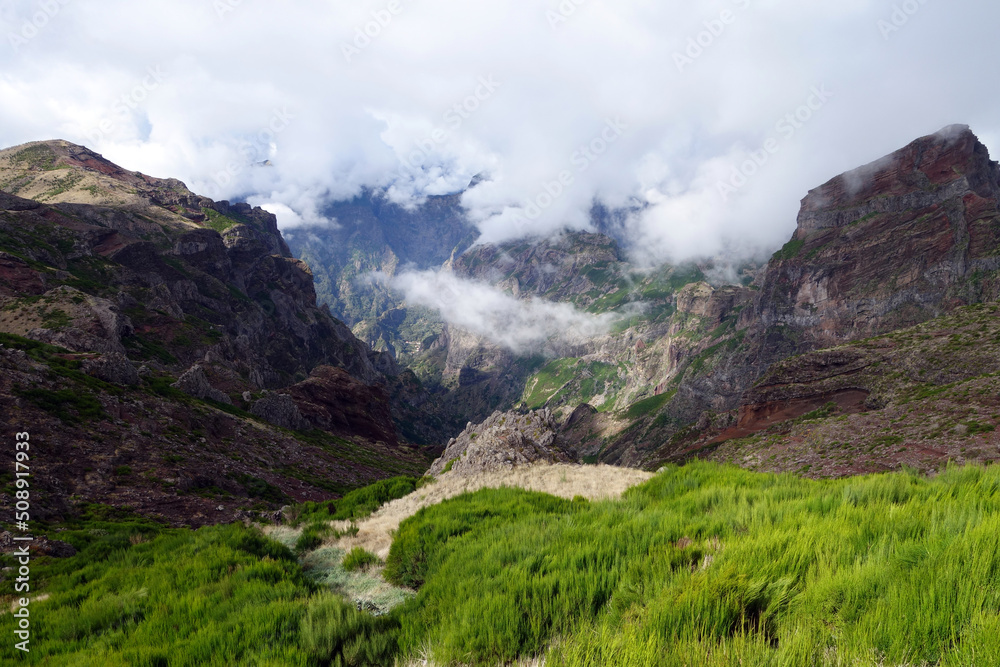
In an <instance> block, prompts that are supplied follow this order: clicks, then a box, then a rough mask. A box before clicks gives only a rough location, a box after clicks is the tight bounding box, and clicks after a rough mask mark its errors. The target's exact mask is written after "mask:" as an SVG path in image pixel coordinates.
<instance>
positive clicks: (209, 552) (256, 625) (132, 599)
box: [0, 516, 398, 667]
mask: <svg viewBox="0 0 1000 667" xmlns="http://www.w3.org/2000/svg"><path fill="white" fill-rule="evenodd" d="M58 538H59V539H61V540H65V541H68V542H70V543H72V544H74V546H76V547H77V549H79V550H80V552H79V553H78V554H77V555H76V556H74V557H72V558H68V559H62V560H54V559H39V560H36V561H33V563H32V581H33V582H35V583H36V584H37V582H38V581H40V580H42V579H44V580H45V581H46V585H45V587H44V591H45V592H47V593H49V594H50V596H51V597H50V598H49V599H48V600H46V601H45V602H33V603H32V604H31V607H30V609H31V630H32V638H31V652H30V653H27V654H22V653H21V652H20V651H16V650H15V649H14V648H13V642H12V641H6V642H3V644H2V645H0V663H2V664H44V665H90V664H101V665H108V666H115V667H117V666H122V667H124V666H126V665H146V666H153V665H170V666H171V667H173V666H175V665H176V666H178V667H180V666H187V665H190V666H194V665H219V666H220V667H221V666H226V667H228V666H230V665H275V666H277V665H282V666H284V665H290V666H301V667H306V666H309V665H324V664H326V665H328V664H343V665H373V666H375V665H378V666H381V665H385V664H391V660H390V661H389V662H386V660H387V656H388V655H389V654H391V653H392V652H393V651H394V649H395V635H396V630H395V628H397V627H398V622H396V621H395V620H394V619H392V618H383V619H377V618H373V617H371V616H370V615H367V614H363V613H361V612H358V611H357V610H356V609H354V607H353V605H352V604H351V603H349V602H347V601H345V600H342V599H340V598H337V597H334V596H332V595H330V594H328V593H321V592H319V591H318V590H317V587H316V585H315V584H313V583H312V582H311V581H310V580H309V579H308V578H307V577H306V576H305V575H304V573H303V571H302V568H301V567H300V566H299V564H298V563H297V562H296V560H295V558H294V556H293V555H292V553H291V552H290V551H289V550H288V549H287V548H285V547H283V546H282V545H280V544H278V543H277V542H274V541H271V540H268V539H266V538H264V537H263V536H261V535H260V534H258V533H257V532H255V531H253V530H252V529H248V528H245V527H243V526H242V525H232V526H216V527H212V528H203V529H201V530H198V531H190V530H180V529H169V528H165V527H163V526H161V525H159V524H155V523H153V522H149V521H144V520H140V519H129V518H123V517H120V516H119V517H116V518H114V519H113V520H99V519H96V518H94V517H93V516H91V517H90V518H89V519H88V520H86V521H78V522H77V523H76V524H75V525H71V526H69V530H66V531H64V532H60V533H59V534H58ZM0 631H2V632H3V633H4V635H5V636H7V637H12V636H13V634H12V633H13V618H12V617H11V616H10V614H4V615H3V616H0ZM338 659H339V660H340V662H336V660H338Z"/></svg>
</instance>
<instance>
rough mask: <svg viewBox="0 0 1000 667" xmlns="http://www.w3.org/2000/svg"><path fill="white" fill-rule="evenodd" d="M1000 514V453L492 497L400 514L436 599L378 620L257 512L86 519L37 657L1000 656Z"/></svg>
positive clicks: (961, 659)
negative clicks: (215, 522)
mask: <svg viewBox="0 0 1000 667" xmlns="http://www.w3.org/2000/svg"><path fill="white" fill-rule="evenodd" d="M998 510H1000V467H998V468H987V469H983V468H977V467H967V468H949V469H947V470H945V471H944V472H943V473H942V474H940V475H939V476H937V477H936V478H933V479H928V478H925V477H922V476H918V475H916V474H911V473H907V472H903V473H896V474H892V475H881V476H871V477H865V478H854V479H845V480H833V481H812V480H804V479H800V478H796V477H793V476H790V475H771V474H759V473H752V472H747V471H744V470H740V469H737V468H731V467H722V466H718V465H715V464H709V463H694V464H691V465H688V466H686V467H683V468H669V469H667V470H665V471H664V472H663V473H661V474H659V475H657V476H656V477H655V478H654V479H652V480H651V481H649V482H648V483H646V484H644V485H642V486H640V487H636V488H634V489H632V490H630V491H629V492H627V493H626V494H625V496H624V497H623V498H622V499H621V500H616V501H602V502H587V501H583V500H582V499H580V500H577V501H568V500H562V499H557V498H554V497H551V496H547V495H544V494H539V493H534V492H527V491H520V490H514V489H500V490H483V491H478V492H476V493H474V494H469V495H465V496H461V497H459V498H455V499H452V500H449V501H446V502H445V503H442V504H440V505H436V506H432V507H428V508H425V509H423V510H421V511H420V512H419V513H418V514H416V515H415V516H414V517H412V518H410V519H408V520H407V521H405V522H403V523H402V524H401V526H400V529H399V532H398V535H397V537H396V540H395V542H394V543H393V547H392V550H391V552H390V555H389V559H388V562H387V567H386V576H387V577H388V578H390V579H391V580H393V581H394V582H395V583H400V584H409V585H414V586H419V592H418V594H417V596H416V597H415V598H414V599H412V600H410V601H409V602H407V603H405V604H404V605H402V606H401V607H398V608H397V609H395V610H394V611H393V612H392V613H391V614H389V615H388V616H384V617H378V618H375V617H372V616H369V615H366V614H363V613H360V612H356V611H355V610H354V609H353V608H352V607H351V606H350V604H349V603H345V602H342V601H340V600H338V599H336V598H334V597H331V596H330V595H329V594H326V593H324V592H322V591H319V590H317V587H316V586H315V585H314V584H312V583H311V582H310V581H309V580H308V578H307V577H305V576H304V575H303V573H302V571H301V568H300V566H299V565H298V564H297V562H296V561H295V559H294V557H293V556H292V555H291V553H290V552H289V551H288V550H287V549H286V548H284V547H282V546H280V545H278V544H276V543H274V542H269V541H267V540H265V539H263V538H261V537H259V536H258V535H257V534H256V533H254V532H253V531H251V530H249V529H245V528H242V527H217V528H209V529H203V530H200V531H197V532H190V531H167V530H160V529H156V530H155V531H154V530H152V529H150V528H149V527H142V526H140V527H135V526H132V527H129V528H127V529H125V530H126V532H125V533H122V534H121V535H124V536H121V535H119V533H121V530H119V529H115V530H117V531H118V532H111V529H109V528H104V529H103V530H106V531H108V532H107V533H106V534H105V535H97V536H95V535H93V534H91V533H87V531H81V532H82V533H87V534H86V535H80V536H74V535H72V533H71V531H67V533H62V534H61V536H60V539H67V541H74V542H75V543H77V542H79V543H80V544H81V545H83V546H84V547H85V548H84V551H82V552H81V554H80V555H78V556H76V557H75V558H73V559H69V560H67V561H62V562H55V561H50V563H49V564H48V565H39V566H38V569H39V573H43V572H44V575H45V576H46V577H47V579H48V581H47V591H46V592H50V593H51V594H52V597H51V598H50V599H49V600H47V601H45V602H40V603H37V604H36V605H35V606H34V607H33V617H32V618H33V623H34V625H33V628H34V629H35V632H36V634H35V640H34V642H33V644H32V649H33V650H32V653H31V656H30V657H29V658H28V660H27V661H26V662H27V663H29V664H46V665H77V664H80V665H84V664H91V661H95V660H96V661H98V662H100V663H101V664H107V665H119V664H122V665H124V664H130V665H171V666H173V665H195V664H219V665H222V664H225V665H244V664H246V665H328V664H333V665H339V664H344V665H391V664H393V659H394V658H396V659H400V658H402V657H406V656H414V655H418V654H421V653H425V652H429V653H430V654H431V655H432V656H433V657H434V658H435V660H436V662H437V663H439V664H454V663H459V662H461V663H477V664H496V663H497V662H498V661H505V660H510V659H513V658H516V657H523V656H535V655H544V656H545V657H546V660H547V662H546V664H547V665H549V666H552V665H556V666H558V665H650V666H653V665H692V666H693V665H788V666H794V665H830V666H833V665H837V666H840V665H873V666H874V665H885V666H889V665H922V664H931V665H934V664H937V665H963V666H968V665H996V664H1000V514H998ZM87 530H89V531H93V530H95V529H94V528H93V527H91V528H88V529H87ZM97 530H102V529H97ZM153 532H156V535H155V536H152V537H149V538H148V539H146V541H143V539H144V538H133V537H132V535H135V534H139V535H146V536H149V535H150V534H151V533H153ZM87 535H89V537H87ZM115 535H118V537H114V539H112V537H113V536H115ZM84 538H86V539H88V540H90V542H89V546H88V545H87V544H83V543H84V542H85V539H84ZM5 586H6V584H5ZM11 622H12V619H11V617H10V615H9V614H7V615H4V616H2V617H0V633H2V634H4V635H5V636H8V637H9V636H11V635H10V631H11V629H12V628H11ZM46 655H47V656H49V657H48V658H44V656H46ZM13 657H14V656H13V655H12V653H11V648H10V642H4V643H3V644H2V645H0V659H2V660H3V661H6V660H7V659H9V658H13ZM18 657H19V658H20V656H18ZM98 659H99V660H98ZM19 662H25V661H24V660H23V659H20V660H19ZM5 664H7V663H6V662H5ZM10 664H14V663H13V662H11V663H10Z"/></svg>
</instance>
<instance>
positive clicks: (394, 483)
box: [293, 477, 422, 525]
mask: <svg viewBox="0 0 1000 667" xmlns="http://www.w3.org/2000/svg"><path fill="white" fill-rule="evenodd" d="M421 484H422V482H421V480H420V478H417V477H393V478H391V479H383V480H381V481H378V482H375V483H374V484H372V485H370V486H366V487H364V488H361V489H355V490H354V491H350V492H349V493H347V494H346V495H345V496H344V497H343V498H341V499H340V500H328V501H326V502H322V503H314V502H307V503H303V504H302V505H299V506H298V507H296V508H295V509H294V510H293V512H294V513H293V516H294V517H295V519H294V523H295V525H301V524H303V523H307V522H313V521H352V520H357V519H364V518H366V517H368V516H370V515H371V514H372V513H373V512H375V510H377V509H378V508H379V507H381V506H382V505H384V504H385V503H387V502H389V501H391V500H395V499H397V498H402V497H403V496H406V495H409V494H411V493H413V492H414V491H416V490H417V488H419V486H421Z"/></svg>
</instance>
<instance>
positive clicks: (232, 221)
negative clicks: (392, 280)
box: [0, 141, 430, 523]
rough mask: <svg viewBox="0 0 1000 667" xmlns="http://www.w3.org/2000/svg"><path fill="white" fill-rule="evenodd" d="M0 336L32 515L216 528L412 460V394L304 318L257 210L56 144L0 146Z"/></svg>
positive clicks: (377, 364) (386, 369)
mask: <svg viewBox="0 0 1000 667" xmlns="http://www.w3.org/2000/svg"><path fill="white" fill-rule="evenodd" d="M0 336H2V339H0V342H2V343H3V346H4V347H3V348H2V354H0V365H2V367H3V373H2V376H0V404H2V405H3V414H4V415H5V416H4V420H5V422H6V425H7V426H8V427H10V428H11V429H16V430H18V431H20V430H24V429H26V428H30V432H31V436H32V442H33V443H35V444H36V447H34V448H33V450H32V451H33V452H34V454H33V462H34V467H33V472H34V473H35V474H36V475H37V480H38V481H37V487H33V489H34V490H33V496H32V497H33V499H34V500H35V503H34V504H33V507H34V508H35V511H36V512H37V513H38V514H39V515H41V516H44V514H45V513H46V512H50V513H56V514H58V513H59V512H60V511H62V510H64V509H66V507H67V505H68V504H69V502H70V499H73V500H74V501H76V502H90V501H99V502H108V503H111V504H117V505H129V506H131V507H134V508H136V509H141V510H143V511H147V512H150V513H156V514H162V515H164V516H166V517H167V518H169V519H171V520H176V521H181V522H186V523H199V522H215V521H217V520H219V519H221V518H223V517H231V516H232V514H233V512H236V511H239V510H241V509H246V508H249V507H252V506H254V505H255V504H256V505H259V506H260V507H266V506H270V507H275V506H277V505H278V504H280V503H282V502H287V501H289V500H306V499H314V500H318V499H323V498H328V497H330V496H331V495H335V494H337V493H338V492H342V491H344V490H346V489H349V488H353V487H356V486H360V485H364V484H366V483H368V482H370V481H372V480H374V479H378V478H381V477H385V476H387V475H391V474H394V473H399V472H403V471H406V472H422V470H423V469H424V468H425V467H426V465H427V461H428V459H427V458H426V457H427V456H428V455H429V454H430V452H425V451H424V450H423V449H422V448H420V447H417V446H415V445H413V444H410V443H412V440H410V439H409V437H408V436H405V435H404V436H402V437H401V427H400V426H398V424H403V425H404V427H405V428H402V430H403V431H408V432H410V433H418V432H419V431H420V428H421V424H423V423H424V421H421V419H422V418H420V417H419V416H414V413H415V412H418V411H419V410H420V405H421V402H422V400H424V397H422V394H421V390H420V387H419V385H418V384H416V383H415V382H414V381H413V379H412V374H411V373H408V372H406V371H401V370H400V369H399V368H398V366H397V365H396V363H395V361H394V360H393V359H392V357H391V356H390V355H387V354H383V353H379V352H374V351H372V350H371V349H370V348H369V347H368V346H367V345H365V344H364V343H362V342H361V341H359V340H358V339H357V338H355V337H354V336H353V334H352V333H351V332H350V330H349V329H348V328H347V327H346V326H345V325H344V324H343V323H342V322H340V321H338V320H336V319H334V318H333V317H332V316H331V315H330V314H329V311H328V310H327V309H325V308H321V307H319V306H317V303H316V294H315V291H314V287H313V276H312V273H311V271H310V270H309V267H308V266H307V265H306V264H304V263H303V262H302V261H300V260H297V259H295V258H293V257H292V256H291V253H290V252H289V249H288V247H287V245H286V244H285V242H284V240H283V239H282V237H281V235H280V233H279V232H278V229H277V226H276V220H275V218H274V216H272V215H271V214H269V213H267V212H266V211H263V210H261V209H259V208H251V207H250V206H249V205H246V204H229V203H228V202H215V201H212V200H210V199H207V198H204V197H199V196H197V195H195V194H193V193H191V192H190V191H189V190H188V189H187V188H186V187H185V186H184V185H183V183H181V182H180V181H177V180H173V179H157V178H151V177H149V176H145V175H143V174H140V173H138V172H130V171H127V170H124V169H122V168H120V167H118V166H117V165H114V164H112V163H111V162H109V161H107V160H105V159H104V158H103V157H101V156H100V155H97V154H95V153H93V152H92V151H90V150H88V149H86V148H83V147H80V146H76V145H73V144H70V143H68V142H63V141H49V142H38V143H32V144H26V145H24V146H18V147H15V148H11V149H7V150H4V151H0ZM6 492H9V488H8V489H7V490H6V491H5V493H6Z"/></svg>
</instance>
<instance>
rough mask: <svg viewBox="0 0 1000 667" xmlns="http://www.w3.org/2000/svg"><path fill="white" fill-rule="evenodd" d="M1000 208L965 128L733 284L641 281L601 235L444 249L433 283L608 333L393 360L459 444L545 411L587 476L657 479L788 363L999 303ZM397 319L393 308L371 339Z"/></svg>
mask: <svg viewBox="0 0 1000 667" xmlns="http://www.w3.org/2000/svg"><path fill="white" fill-rule="evenodd" d="M998 205H1000V168H998V166H997V164H996V163H995V162H993V161H991V160H990V157H989V154H988V151H987V149H986V148H985V146H983V144H982V143H981V142H980V141H979V140H978V139H977V138H976V136H975V135H974V134H973V133H972V131H971V130H970V129H969V128H968V127H967V126H951V127H947V128H945V129H943V130H941V131H940V132H938V133H936V134H933V135H929V136H926V137H922V138H920V139H917V140H916V141H914V142H912V143H911V144H910V145H908V146H906V147H905V148H903V149H901V150H899V151H896V152H895V153H893V154H891V155H888V156H886V157H884V158H882V159H880V160H877V161H876V162H873V163H872V164H869V165H866V166H863V167H860V168H858V169H855V170H853V171H850V172H847V173H845V174H842V175H840V176H838V177H836V178H833V179H831V180H830V181H829V182H827V183H825V184H824V185H822V186H820V187H818V188H816V189H814V190H812V191H811V192H809V193H808V194H807V196H806V197H805V199H803V201H802V206H801V211H800V214H799V216H798V224H797V229H796V231H795V233H794V235H793V237H792V239H791V240H790V241H789V242H788V243H787V244H786V245H785V246H784V247H783V248H781V249H780V250H778V251H777V252H776V253H775V254H774V256H773V257H772V258H771V259H770V260H769V261H768V262H767V263H766V264H754V263H752V262H748V263H747V264H745V265H743V266H739V267H736V271H735V272H732V273H735V274H736V280H734V279H733V277H732V273H730V275H729V277H728V278H720V276H723V275H725V274H724V272H722V271H719V270H718V268H719V267H717V266H715V263H714V262H711V261H702V262H694V263H690V264H687V265H684V266H663V267H660V268H659V269H657V270H655V271H648V270H639V268H638V267H635V266H633V265H632V264H631V263H630V262H629V261H628V253H627V252H626V250H624V249H623V248H622V247H621V246H620V244H619V242H618V241H616V240H615V239H613V238H612V237H610V236H607V235H605V234H601V233H588V232H567V233H564V234H562V235H560V236H557V237H555V238H549V239H544V240H536V241H533V242H528V241H517V242H509V243H504V244H500V245H483V244H479V245H474V246H471V247H470V248H468V249H467V250H465V251H464V252H453V250H455V249H454V248H448V249H445V248H444V247H442V248H441V253H440V254H439V257H440V256H444V254H446V253H447V254H449V259H448V261H447V262H445V263H443V264H442V265H441V269H442V270H445V271H452V272H454V274H455V275H457V276H459V277H462V278H468V279H472V280H476V281H479V282H485V283H489V284H491V285H493V286H495V287H497V288H498V289H500V290H502V291H504V292H506V293H507V294H510V295H512V296H514V297H517V298H520V299H544V300H547V301H551V302H557V303H568V304H573V305H574V306H575V307H576V308H577V309H579V310H582V311H586V312H589V313H593V314H610V315H613V316H614V317H615V318H616V319H615V324H614V325H613V326H612V327H611V329H610V331H609V332H608V333H607V334H606V335H603V336H599V337H597V338H593V339H591V340H588V341H584V342H580V343H577V344H565V343H562V344H558V343H553V344H552V345H549V346H548V347H547V348H546V349H541V350H535V351H529V352H522V353H515V352H512V351H511V350H509V349H506V348H503V347H500V346H498V345H496V344H494V343H492V342H491V341H490V340H488V339H487V338H486V337H484V336H480V335H476V334H474V333H472V332H469V331H465V330H462V329H460V328H458V327H455V326H453V325H448V324H438V325H435V326H434V327H427V328H426V329H422V330H415V329H413V328H409V329H407V332H406V336H404V337H406V338H407V339H408V342H409V347H408V348H407V350H406V351H405V352H404V351H402V350H401V349H396V353H397V358H398V359H399V360H400V362H401V363H402V364H403V365H405V366H407V367H409V368H411V369H412V370H413V371H414V372H415V373H416V374H417V375H418V376H419V377H420V379H421V381H422V382H423V383H424V386H426V387H427V388H428V390H429V391H431V392H432V393H433V394H434V395H435V397H436V399H435V400H436V402H437V403H438V404H439V405H441V406H443V408H444V411H445V413H446V414H447V415H448V417H447V419H449V420H450V423H452V424H456V425H457V428H455V429H454V432H455V433H457V432H458V430H460V429H461V424H465V423H466V421H468V422H473V423H478V422H480V421H483V420H485V419H487V418H488V417H489V416H490V415H492V414H493V413H494V412H495V411H497V410H500V411H504V410H509V409H511V408H518V409H521V410H538V409H543V408H548V409H550V410H551V411H552V413H553V415H555V417H556V418H558V419H560V420H563V421H566V420H569V419H570V418H571V417H572V419H573V420H574V424H575V425H574V427H573V428H571V429H570V430H569V432H568V433H566V434H564V435H563V436H562V437H563V438H564V439H566V438H568V439H569V442H565V443H564V444H565V445H566V446H567V447H572V448H573V449H575V450H576V451H578V452H579V454H580V456H581V457H582V458H584V459H585V460H593V461H603V462H608V463H615V464H621V465H631V466H640V465H655V464H656V463H657V462H658V461H662V460H665V459H670V460H672V459H673V458H675V457H676V456H677V455H680V453H683V452H687V451H690V444H691V442H692V438H693V441H698V437H695V435H693V434H697V433H700V432H702V431H703V430H705V429H707V431H705V432H706V433H710V432H711V433H713V435H712V437H716V436H717V435H718V429H724V428H726V427H728V426H731V425H733V424H734V423H735V420H737V413H738V411H739V409H740V406H741V405H744V404H746V403H747V402H749V401H753V400H756V399H754V398H753V397H752V396H750V395H748V392H752V390H753V388H754V385H755V383H756V382H757V381H758V380H759V379H760V378H761V377H763V376H764V375H765V374H767V373H768V372H769V369H770V368H771V367H772V366H773V365H774V364H776V363H778V362H781V361H782V360H784V359H787V358H789V357H793V356H795V355H800V354H803V353H807V352H811V351H814V350H820V349H824V348H829V347H833V346H838V345H842V344H844V343H847V342H850V341H854V340H858V339H864V338H866V337H869V336H874V335H879V334H884V333H887V332H891V331H895V330H899V329H904V328H906V327H910V326H913V325H916V324H919V323H921V322H926V321H928V320H931V319H933V318H936V317H940V316H943V315H946V314H948V313H950V312H952V311H954V310H955V309H956V308H959V307H962V306H965V305H968V304H975V303H983V302H990V301H994V300H996V299H997V298H998V292H1000V284H998V280H1000V276H998V273H997V269H998V268H1000V259H998V257H1000V236H998V234H1000V227H998V212H997V211H998ZM609 215H610V214H608V213H607V212H605V215H604V218H608V219H610V218H609ZM605 228H609V227H608V226H607V225H605ZM428 261H430V260H429V259H428ZM406 313H408V308H407V305H406V304H405V303H402V302H399V303H397V304H395V305H394V310H393V311H392V315H391V317H388V316H386V317H385V318H384V319H383V323H388V324H380V325H379V327H377V328H378V330H379V331H385V330H386V328H387V327H388V328H389V329H391V328H392V327H391V324H392V322H389V320H390V319H392V318H395V319H394V320H393V321H394V322H396V323H399V322H404V321H406V318H407V317H408V316H407V315H406ZM365 326H367V325H365ZM395 330H396V331H397V332H398V331H400V329H399V328H396V329H395ZM380 335H382V334H380ZM396 347H398V346H396ZM813 407H815V406H813ZM713 429H716V430H715V431H713ZM466 430H468V429H466ZM671 443H674V444H671ZM675 445H676V446H675ZM675 450H676V451H675Z"/></svg>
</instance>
